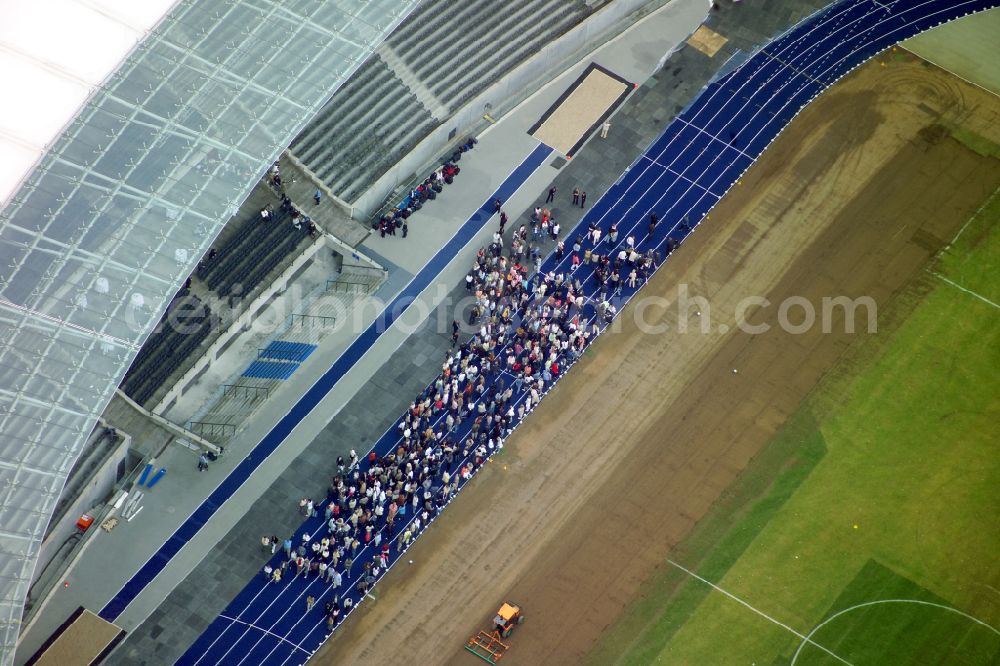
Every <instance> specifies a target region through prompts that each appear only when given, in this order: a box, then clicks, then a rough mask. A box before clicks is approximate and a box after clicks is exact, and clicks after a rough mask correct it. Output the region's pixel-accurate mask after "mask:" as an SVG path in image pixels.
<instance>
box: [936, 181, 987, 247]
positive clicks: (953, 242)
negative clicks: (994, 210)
mask: <svg viewBox="0 0 1000 666" xmlns="http://www.w3.org/2000/svg"><path fill="white" fill-rule="evenodd" d="M998 194H1000V187H998V188H997V189H995V190H993V194H991V195H990V196H989V197H988V198H987V199H986V201H984V202H983V205H982V206H980V207H979V208H977V209H976V212H975V213H973V214H972V215H970V216H969V219H967V220H966V221H965V224H963V225H962V228H961V229H959V230H958V233H957V234H955V237H954V238H952V239H951V240H950V241H948V244H947V245H946V246H945V247H944V249H946V250H949V249H951V247H952V246H953V245H954V244H955V243H956V242H957V241H958V237H959V236H961V235H962V234H964V233H965V230H966V229H968V228H969V225H970V224H972V222H973V221H974V220H975V219H976V218H977V217H979V215H980V213H982V212H983V210H984V209H985V208H986V207H987V206H989V205H990V204H991V203H993V200H994V199H996V198H997V195H998Z"/></svg>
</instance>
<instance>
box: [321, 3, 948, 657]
mask: <svg viewBox="0 0 1000 666" xmlns="http://www.w3.org/2000/svg"><path fill="white" fill-rule="evenodd" d="M922 4H930V3H928V2H925V3H922ZM942 11H943V10H942ZM938 13H940V12H938ZM866 17H867V15H866V16H864V17H861V18H859V19H856V20H855V21H854V22H852V23H856V22H858V21H860V20H862V19H863V18H866ZM832 19H833V16H831V17H827V18H826V20H825V21H821V22H819V23H817V25H816V26H814V27H813V28H812V29H810V31H808V32H807V33H805V34H804V35H802V36H800V37H799V39H797V40H794V41H791V42H789V44H788V45H786V47H785V48H790V47H791V45H793V44H796V43H798V42H800V41H803V40H804V39H805V37H807V36H808V34H809V33H811V32H813V31H814V30H816V28H818V27H819V25H820V24H822V23H826V22H829V21H830V20H832ZM882 22H884V21H878V22H876V25H878V24H880V23H882ZM849 25H850V24H849ZM905 25H907V26H908V25H909V23H906V24H905ZM846 27H847V26H844V27H843V28H840V29H838V30H837V31H836V32H840V31H842V30H844V29H845V28H846ZM904 27H905V26H904ZM899 29H900V28H897V30H894V31H893V32H896V31H898V30H899ZM834 34H836V33H831V34H830V35H828V36H827V37H826V38H824V40H823V41H825V40H826V39H827V38H829V37H832V36H833V35H834ZM890 34H891V33H890ZM841 43H842V42H838V43H836V44H834V46H835V47H836V46H839V45H840V44H841ZM808 50H809V49H806V50H804V51H803V52H802V53H800V54H799V55H805V54H806V52H807V51H808ZM856 51H857V49H855V50H854V51H852V54H853V53H854V52H856ZM765 55H767V56H768V57H771V58H772V59H774V56H771V54H765ZM827 55H829V52H828V53H827ZM796 57H798V56H796ZM793 61H794V58H793ZM778 62H779V64H782V65H783V66H786V65H785V63H782V62H781V61H780V60H779V61H778ZM838 62H840V61H838ZM741 67H742V66H741ZM787 68H788V69H789V70H792V71H793V72H794V68H792V67H791V66H787ZM829 69H830V68H828V70H829ZM828 70H826V71H828ZM777 74H778V72H776V73H775V74H774V75H772V76H771V79H773V78H774V77H775V76H777ZM752 76H753V75H751V79H752ZM751 79H748V80H747V81H746V82H744V83H743V84H742V85H741V88H742V87H744V86H746V85H747V84H748V83H749V82H750V80H751ZM793 79H794V76H792V77H790V78H789V79H788V81H786V82H785V84H783V85H782V86H781V89H783V88H785V87H786V86H787V84H788V83H789V82H790V81H792V80H793ZM769 81H770V79H769ZM719 90H721V86H720V87H717V89H716V91H714V92H713V93H712V95H711V97H710V98H709V100H711V99H712V98H714V96H715V95H716V94H717V93H718V91H719ZM779 90H780V89H779ZM773 98H774V95H772V96H771V97H770V98H769V99H773ZM730 99H733V98H732V97H731V98H730ZM745 106H746V104H744V107H745ZM784 106H787V102H786V104H785V105H784ZM784 106H783V107H782V108H784ZM704 108H707V105H706V106H705V107H703V109H701V110H704ZM724 108H725V105H723V107H722V108H720V109H719V110H718V111H716V113H715V114H714V115H713V116H712V119H714V118H715V116H717V115H718V114H719V113H721V111H722V110H724ZM701 110H699V113H700V112H701ZM741 110H742V109H741ZM758 114H759V111H758V112H756V113H755V114H754V116H752V118H751V120H752V119H753V118H756V116H757V115H758ZM696 116H697V114H696ZM676 119H678V120H680V118H679V117H678V118H676ZM710 120H711V119H710ZM681 122H682V123H684V124H688V125H690V123H687V121H684V120H681ZM769 124H770V123H769V122H765V123H764V124H763V126H762V127H761V129H760V130H759V131H758V132H757V133H756V134H755V135H754V138H756V136H758V135H759V134H760V132H762V131H763V130H764V129H766V127H767V126H768V125H769ZM749 125H750V121H747V123H746V125H745V126H749ZM692 126H693V127H694V128H695V129H696V130H698V131H701V132H703V133H705V134H707V135H708V136H710V137H712V138H716V140H717V141H719V142H720V143H723V144H725V145H727V146H728V145H729V144H726V142H724V141H722V140H721V139H718V138H717V137H714V136H712V135H711V134H709V133H708V132H705V131H704V130H702V129H701V128H699V127H697V126H694V125H692ZM677 136H679V135H675V136H674V137H672V138H671V140H670V141H669V142H668V143H667V145H666V146H665V147H664V148H663V150H661V151H660V153H659V155H660V156H662V155H663V154H664V153H665V152H666V150H667V148H669V146H670V145H672V144H673V142H674V140H675V139H676V138H677ZM656 140H657V139H654V140H653V141H652V142H651V143H650V146H652V144H653V143H655V142H656ZM729 147H731V148H733V150H735V151H737V152H739V153H741V154H743V155H744V156H746V157H748V158H749V159H751V160H752V163H753V162H756V159H754V158H751V157H750V156H749V155H747V154H746V153H743V151H740V150H739V149H737V148H735V147H733V146H729ZM646 152H648V150H647V151H644V152H643V154H640V156H639V157H638V158H637V159H636V162H638V161H639V159H641V158H642V157H647V156H646ZM704 152H705V150H702V154H703V153H704ZM681 153H683V150H682V151H681ZM699 157H700V154H699ZM719 157H721V155H718V156H716V160H713V164H714V161H717V160H718V158H719ZM679 158H680V154H679V155H678V157H677V158H675V159H674V162H676V160H677V159H679ZM647 159H649V158H648V157H647ZM650 161H653V162H656V161H655V160H650ZM636 162H634V163H633V165H634V164H635V163H636ZM656 163H657V164H658V165H659V166H661V167H663V165H662V164H659V163H658V162H656ZM671 163H672V164H673V162H671ZM732 164H733V163H732V162H730V165H732ZM664 168H666V167H664ZM630 170H631V169H629V171H630ZM707 170H708V169H707V168H706V169H705V171H703V173H705V172H706V171H707ZM645 171H646V169H643V171H642V172H641V173H640V175H639V177H641V176H642V175H643V174H644V173H645ZM685 171H686V169H685ZM626 173H628V171H627V172H626ZM639 177H637V178H636V180H635V181H633V183H631V184H630V185H629V187H627V188H626V190H625V192H623V193H622V194H621V195H620V196H619V198H618V200H617V201H616V202H615V204H612V205H611V206H610V207H609V208H608V210H607V211H606V212H605V213H603V214H602V215H601V217H600V219H599V222H600V221H602V220H603V219H604V217H606V216H607V215H608V214H609V213H610V211H611V209H613V208H614V207H615V205H617V204H618V203H620V202H621V201H622V200H623V199H624V198H625V195H626V193H628V192H629V191H630V190H631V189H632V187H633V186H634V185H635V183H636V182H638V179H639ZM681 177H682V178H683V176H681ZM720 177H721V176H720ZM658 180H659V178H657V180H656V181H654V184H653V185H651V186H649V187H647V188H646V190H645V191H644V192H643V194H641V195H640V196H639V199H641V198H642V196H645V194H646V193H648V192H649V191H650V190H651V189H653V187H654V186H655V183H656V182H657V181H658ZM717 180H718V178H717V179H716V181H717ZM714 182H715V181H713V184H714ZM698 187H699V188H700V189H705V188H704V187H702V186H700V185H699V186H698ZM668 189H669V188H668ZM689 190H690V188H689ZM706 192H707V193H709V194H712V193H711V191H710V190H706ZM685 194H686V193H685ZM664 196H665V194H664ZM713 196H716V197H717V195H714V194H713ZM601 198H603V195H602V197H601ZM660 198H661V199H662V198H663V197H662V196H661V197H660ZM717 198H718V197H717ZM703 199H704V195H703V196H702V197H701V198H699V199H698V201H697V202H696V204H695V205H697V204H698V203H701V201H702V200H703ZM598 201H600V200H598ZM596 203H597V202H595V207H596ZM637 203H638V200H637V201H636V203H634V204H633V205H632V206H630V207H629V209H628V211H626V215H627V214H628V212H629V211H631V209H632V208H634V207H635V205H636V204H637ZM657 203H659V201H658V202H657ZM693 208H694V207H692V208H691V209H689V211H690V210H693ZM592 210H593V209H592ZM640 223H641V220H640V222H638V223H637V224H636V225H633V227H632V229H635V228H637V227H638V225H639V224H640ZM697 224H698V222H696V223H695V224H694V226H691V227H689V229H690V231H693V230H694V227H695V226H697ZM577 226H579V225H577ZM678 226H679V223H678V224H675V225H674V226H673V227H672V228H671V230H670V231H668V233H667V235H668V236H669V234H670V233H671V232H672V231H674V230H675V229H676V228H677V227H678ZM643 240H645V238H644V239H642V240H640V241H639V243H640V244H641V243H642V242H643ZM620 245H621V243H619V244H618V245H616V248H617V247H619V246H620ZM659 246H660V244H659V243H657V244H656V245H655V246H654V247H659ZM636 249H637V250H638V245H637V247H636ZM549 256H551V252H550V253H549ZM547 258H548V257H547ZM568 259H569V257H567V258H566V259H564V260H563V261H566V260H568ZM561 265H562V261H561V262H559V263H557V264H556V267H555V268H553V269H552V270H553V271H554V270H556V269H557V268H558V267H559V266H561ZM661 265H662V262H661ZM658 268H659V266H658V267H657V269H658ZM654 272H655V270H654ZM640 288H641V287H640ZM619 291H620V289H619V290H616V292H615V293H618V292H619ZM636 293H638V289H637V290H636V291H635V292H633V293H632V294H631V295H630V296H629V297H628V298H627V299H626V301H625V304H626V305H627V304H628V302H630V301H631V300H632V298H633V297H634V296H635V294H636ZM594 318H596V315H595V317H591V318H590V319H589V320H588V321H593V319H594ZM606 328H607V326H605V329H606ZM603 330H604V329H602V332H603ZM595 339H596V338H595ZM591 342H592V341H591ZM588 346H589V345H588ZM571 365H572V364H571ZM438 420H440V417H439V419H438ZM491 457H492V456H491ZM477 471H478V470H477ZM463 486H464V484H463ZM448 503H450V501H449V502H448ZM411 521H412V519H411ZM430 522H433V518H432V519H431V521H429V522H428V525H429V524H430ZM407 524H409V521H408V523H407ZM380 531H381V530H380ZM404 552H405V551H404ZM350 587H351V588H353V584H352V585H351V586H350ZM348 589H350V588H348ZM310 633H311V632H310ZM303 642H304V641H303Z"/></svg>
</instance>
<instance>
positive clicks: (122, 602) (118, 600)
mask: <svg viewBox="0 0 1000 666" xmlns="http://www.w3.org/2000/svg"><path fill="white" fill-rule="evenodd" d="M551 154H552V149H551V148H549V147H548V146H545V145H538V146H536V147H535V149H534V150H533V151H532V152H531V153H530V154H529V155H528V156H527V157H526V158H525V159H524V161H523V162H521V164H520V165H518V166H517V168H515V169H514V171H513V172H512V173H511V174H510V175H509V176H508V177H507V179H506V180H504V182H503V183H501V185H500V187H499V188H497V191H496V192H494V193H493V195H492V196H491V197H490V198H489V199H488V200H487V201H486V202H485V203H483V205H482V206H480V207H479V209H478V210H477V211H476V212H475V213H473V215H472V217H470V218H469V219H468V220H466V222H465V223H463V224H462V226H461V227H459V229H458V231H457V232H456V233H455V235H454V236H453V237H452V238H451V240H449V241H448V243H446V244H445V246H444V247H442V248H441V249H440V250H439V251H438V252H437V254H435V255H434V256H433V257H432V258H431V260H430V261H429V262H428V263H427V265H426V266H424V268H423V269H421V270H420V272H419V273H417V274H416V275H415V276H414V277H413V279H411V280H410V283H409V284H407V285H406V287H404V288H403V290H402V291H401V292H400V293H399V295H397V296H396V297H395V298H394V299H393V300H392V301H390V302H389V304H388V305H386V307H385V309H384V310H383V311H382V312H381V314H379V316H378V317H377V318H376V320H375V321H374V322H373V323H372V324H371V325H370V326H369V327H368V328H367V329H365V330H364V332H362V333H361V335H359V336H358V338H357V339H356V340H355V341H354V342H353V343H352V344H351V346H350V347H348V348H347V350H346V351H345V352H344V353H343V354H341V355H340V357H339V358H338V359H337V360H336V361H335V362H334V364H333V365H332V366H331V367H330V369H329V370H327V371H326V372H325V373H324V374H323V376H322V377H320V378H319V380H317V381H316V383H315V384H313V386H312V387H311V388H310V389H309V390H308V391H307V392H306V394H305V395H304V396H302V398H300V399H299V401H298V402H297V403H295V405H293V406H292V408H291V410H290V411H289V412H288V413H287V414H286V415H285V416H284V417H283V418H282V419H281V420H280V421H278V423H277V425H275V426H274V428H272V429H271V431H270V432H268V433H267V435H265V436H264V439H262V440H261V441H260V443H258V444H257V445H256V446H255V447H254V449H253V450H252V451H251V452H250V454H249V455H248V456H247V457H246V458H244V459H243V460H242V461H241V462H240V464H239V465H237V466H236V469H234V470H233V471H232V472H231V473H230V474H229V476H228V477H226V479H225V480H223V482H222V483H221V484H219V487H218V488H216V489H215V491H214V492H212V494H211V495H209V496H208V499H206V500H205V501H204V503H202V504H201V505H200V506H199V507H198V508H197V509H195V510H194V512H193V513H192V514H191V516H190V517H189V518H188V519H187V520H185V521H184V523H183V524H181V526H180V527H179V528H177V531H176V532H174V533H173V534H172V535H171V536H170V538H169V539H168V540H167V542H166V543H165V544H163V545H162V546H161V547H160V548H159V549H158V550H157V551H156V552H155V553H154V554H153V556H152V557H150V559H149V560H148V561H147V562H146V563H145V564H144V565H143V566H142V567H141V568H140V569H139V571H138V572H136V573H135V575H133V576H132V578H130V579H129V580H128V581H127V582H126V583H125V585H124V586H123V587H122V589H121V590H119V591H118V593H117V594H116V595H115V596H114V597H113V598H112V599H111V600H110V601H109V602H108V603H107V604H106V605H105V606H104V608H103V609H101V612H100V616H101V617H102V618H104V619H105V620H107V621H108V622H114V621H115V619H116V618H117V617H118V616H119V615H121V613H122V611H124V610H125V609H126V608H127V607H128V605H129V604H130V603H131V602H132V600H133V599H135V598H136V596H138V594H139V593H140V592H142V590H143V589H144V588H145V587H146V585H148V584H149V582H150V581H152V580H153V578H154V577H156V575H157V574H158V573H160V572H161V571H162V570H163V568H164V567H165V566H167V563H168V562H169V561H170V560H171V559H173V557H174V556H175V555H176V554H177V553H178V552H179V551H180V549H181V548H183V547H184V545H185V544H186V543H187V542H188V541H190V540H191V539H192V538H193V537H194V535H195V534H197V533H198V530H200V529H201V528H202V526H203V525H204V524H205V523H206V522H208V520H209V519H210V518H211V517H212V516H213V515H215V512H216V511H218V510H219V507H221V506H222V505H223V504H224V503H225V502H226V501H227V500H228V499H229V498H230V497H232V496H233V493H235V492H236V490H237V489H238V488H239V487H240V486H241V485H243V483H244V482H245V481H246V480H247V479H248V478H250V475H251V474H253V472H254V470H256V469H257V468H258V467H260V465H261V463H263V462H264V460H266V459H267V457H268V456H270V455H271V454H272V453H273V452H274V451H275V449H277V448H278V446H279V445H280V444H281V443H282V442H283V441H284V440H285V438H286V437H288V435H289V434H291V432H292V430H294V429H295V426H297V425H298V424H299V422H300V421H301V420H302V419H303V418H305V417H306V415H307V414H309V412H311V411H312V410H313V409H314V408H315V407H316V405H318V404H319V402H320V401H321V400H322V399H323V398H324V397H325V396H326V394H327V393H329V392H330V390H331V389H332V388H333V386H334V385H335V384H336V383H337V382H338V381H339V380H340V378H341V377H343V376H344V374H345V373H347V371H348V370H350V369H351V368H353V367H354V365H355V364H356V363H357V362H358V361H359V360H360V359H361V357H362V356H364V354H365V353H366V352H367V351H368V350H369V349H370V348H371V346H372V345H373V344H375V341H376V340H377V339H378V337H379V336H380V335H381V334H382V332H383V331H385V330H386V329H388V328H389V327H390V326H392V324H393V323H394V322H395V321H396V320H397V319H398V318H399V317H400V316H401V315H402V314H403V313H404V312H405V311H406V309H407V308H408V307H409V306H410V304H411V303H413V301H414V299H416V297H417V296H418V295H419V294H420V293H421V292H422V291H423V290H424V289H426V288H427V287H428V286H429V285H430V284H431V282H432V281H433V280H434V278H435V277H436V276H437V274H438V273H440V272H441V270H442V269H443V268H444V267H445V266H446V265H447V264H448V262H450V261H451V260H452V259H453V258H454V257H455V255H456V254H458V252H459V250H461V249H462V248H463V247H465V246H466V244H468V242H469V241H470V240H472V238H473V237H474V236H475V235H476V233H478V232H479V230H480V229H481V228H482V227H483V225H484V224H486V222H487V220H489V219H490V217H492V216H493V215H494V212H493V199H494V198H499V199H501V200H503V201H506V200H507V199H508V198H510V196H511V195H513V194H514V193H515V192H516V191H517V190H518V188H520V187H521V185H522V184H523V183H524V182H525V181H526V180H527V179H528V177H529V176H531V174H533V173H534V172H535V170H537V169H538V167H539V166H541V165H542V164H543V163H544V162H545V160H546V159H548V157H549V155H551Z"/></svg>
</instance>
